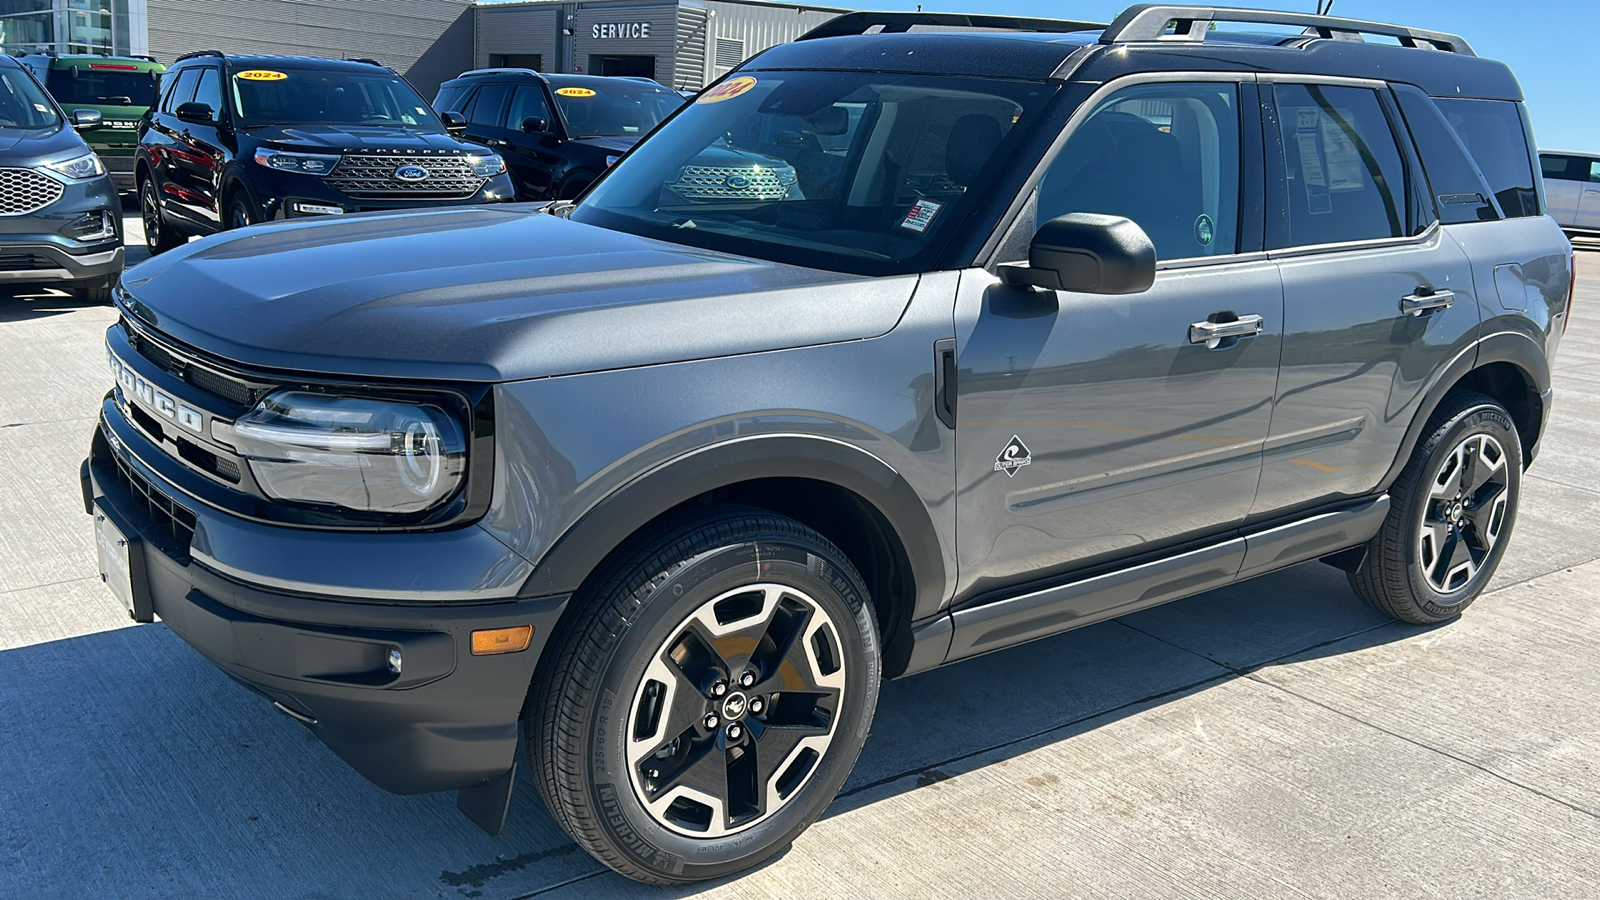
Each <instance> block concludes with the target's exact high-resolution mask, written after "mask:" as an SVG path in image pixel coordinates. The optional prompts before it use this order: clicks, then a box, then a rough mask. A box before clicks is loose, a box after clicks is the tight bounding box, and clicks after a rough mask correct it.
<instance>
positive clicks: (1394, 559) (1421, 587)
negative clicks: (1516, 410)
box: [1350, 393, 1522, 625]
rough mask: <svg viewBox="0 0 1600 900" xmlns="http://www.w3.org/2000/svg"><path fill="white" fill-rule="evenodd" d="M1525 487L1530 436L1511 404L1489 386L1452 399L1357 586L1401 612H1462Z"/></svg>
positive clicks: (1495, 558)
mask: <svg viewBox="0 0 1600 900" xmlns="http://www.w3.org/2000/svg"><path fill="white" fill-rule="evenodd" d="M1521 493H1522V444H1521V441H1520V440H1519V437H1518V435H1517V426H1516V424H1515V423H1514V422H1512V420H1511V414H1510V413H1508V412H1506V409H1505V407H1504V406H1501V405H1500V404H1499V403H1498V402H1496V401H1495V400H1494V399H1492V398H1490V397H1487V396H1484V395H1483V394H1477V393H1462V394H1458V395H1456V396H1455V397H1452V398H1450V399H1448V400H1446V401H1445V405H1444V406H1443V407H1441V408H1440V409H1439V411H1438V412H1436V413H1435V414H1434V416H1433V418H1432V419H1431V420H1429V422H1428V430H1427V433H1426V437H1425V438H1424V439H1423V441H1422V443H1421V444H1419V445H1418V446H1417V448H1416V450H1415V451H1413V452H1412V455H1411V460H1410V462H1408V463H1407V464H1406V467H1405V468H1404V469H1403V470H1401V473H1400V477H1399V478H1397V479H1395V483H1394V486H1393V487H1392V488H1391V489H1390V491H1389V495H1390V497H1391V498H1392V500H1393V505H1392V506H1391V507H1390V509H1389V516H1388V518H1387V519H1385V520H1384V524H1383V528H1382V529H1381V530H1380V531H1379V532H1378V534H1377V536H1376V537H1374V538H1373V539H1372V540H1371V541H1370V542H1368V544H1367V557H1366V560H1365V561H1364V562H1363V563H1362V565H1361V568H1360V569H1359V570H1357V571H1355V572H1352V573H1351V574H1350V586H1351V587H1352V588H1354V589H1355V592H1356V594H1358V595H1359V596H1360V597H1361V599H1362V600H1364V601H1366V602H1367V603H1368V604H1369V605H1371V606H1372V607H1374V608H1375V609H1378V610H1380V611H1382V612H1385V613H1388V614H1389V615H1391V616H1393V617H1395V618H1396V619H1399V620H1401V621H1403V622H1412V623H1415V624H1418V625H1431V624H1434V623H1437V622H1443V621H1446V620H1449V619H1452V618H1455V617H1456V616H1458V615H1460V614H1461V611H1462V610H1463V609H1466V608H1467V606H1468V605H1469V604H1471V603H1472V601H1474V600H1476V599H1477V598H1478V595H1479V594H1480V593H1482V592H1483V588H1484V585H1486V584H1488V582H1489V579H1490V577H1492V576H1493V575H1494V571H1495V569H1496V567H1498V566H1499V564H1500V559H1501V557H1502V556H1503V555H1504V554H1505V549H1506V543H1507V542H1508V541H1509V539H1510V537H1511V529H1512V526H1514V525H1515V524H1516V520H1517V501H1518V499H1519V497H1520V496H1521Z"/></svg>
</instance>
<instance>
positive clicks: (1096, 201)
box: [1038, 84, 1239, 260]
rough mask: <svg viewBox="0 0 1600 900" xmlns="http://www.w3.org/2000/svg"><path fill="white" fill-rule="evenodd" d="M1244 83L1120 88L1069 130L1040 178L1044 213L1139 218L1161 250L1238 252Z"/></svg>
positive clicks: (1159, 254)
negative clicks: (1071, 130)
mask: <svg viewBox="0 0 1600 900" xmlns="http://www.w3.org/2000/svg"><path fill="white" fill-rule="evenodd" d="M1238 107H1239V91H1238V88H1237V86H1235V85H1233V84H1151V85H1141V86H1138V87H1131V88H1128V89H1126V90H1122V91H1118V92H1117V93H1115V94H1113V95H1112V96H1111V97H1110V99H1108V100H1106V101H1105V102H1104V103H1101V104H1100V105H1099V106H1098V107H1096V108H1095V110H1094V111H1093V112H1092V113H1091V114H1090V115H1089V117H1088V118H1087V119H1085V120H1084V121H1083V122H1082V123H1081V124H1079V126H1078V128H1077V130H1076V131H1074V132H1073V133H1072V135H1071V137H1069V138H1067V141H1066V143H1065V144H1064V145H1063V146H1062V148H1061V152H1060V154H1059V155H1057V157H1056V158H1055V160H1054V161H1053V162H1051V163H1050V168H1049V169H1048V170H1047V171H1046V173H1045V176H1044V180H1043V181H1041V182H1040V184H1039V210H1038V220H1039V221H1040V222H1041V223H1042V222H1045V221H1047V220H1049V219H1053V218H1055V217H1057V216H1061V215H1065V214H1067V213H1074V212H1093V213H1104V214H1106V215H1113V216H1123V217H1126V218H1128V219H1132V220H1133V221H1134V222H1135V223H1137V224H1138V225H1139V227H1141V228H1143V229H1144V232H1145V234H1147V235H1149V236H1150V240H1151V242H1153V243H1154V244H1155V247H1156V258H1157V259H1161V260H1167V259H1187V258H1191V257H1205V256H1218V255H1224V254H1229V253H1235V252H1237V251H1238V246H1239V111H1238Z"/></svg>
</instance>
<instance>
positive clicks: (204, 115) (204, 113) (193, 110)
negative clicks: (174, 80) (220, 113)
mask: <svg viewBox="0 0 1600 900" xmlns="http://www.w3.org/2000/svg"><path fill="white" fill-rule="evenodd" d="M178 121H180V122H193V123H194V124H196V125H210V124H211V123H212V122H215V121H216V118H215V117H214V115H213V113H212V111H211V105H210V104H208V103H201V102H199V101H197V100H190V101H189V102H188V103H180V104H178Z"/></svg>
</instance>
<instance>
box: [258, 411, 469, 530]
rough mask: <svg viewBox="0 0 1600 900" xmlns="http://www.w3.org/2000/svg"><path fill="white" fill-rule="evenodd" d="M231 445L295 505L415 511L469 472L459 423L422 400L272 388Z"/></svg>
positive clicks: (439, 498)
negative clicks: (421, 401)
mask: <svg viewBox="0 0 1600 900" xmlns="http://www.w3.org/2000/svg"><path fill="white" fill-rule="evenodd" d="M232 443H233V444H234V448H235V449H236V450H237V451H238V452H239V455H240V456H242V457H244V458H245V459H246V460H247V461H248V462H249V464H250V472H251V474H253V475H254V476H255V478H256V481H257V482H258V483H259V484H260V485H261V488H262V490H263V491H265V492H266V494H267V495H268V496H270V497H273V498H276V499H279V500H289V501H293V502H297V503H318V504H332V505H335V506H341V507H344V508H345V509H351V510H361V511H364V512H385V513H413V512H421V511H422V510H425V509H429V508H431V507H433V506H436V505H438V504H439V503H441V502H443V501H444V500H446V499H448V498H449V497H451V496H452V495H454V494H455V492H456V490H457V489H458V488H459V487H460V486H461V482H462V479H463V478H464V477H465V475H466V463H467V457H466V440H465V437H464V435H463V432H462V428H461V425H460V424H459V423H458V422H457V421H456V419H455V417H454V416H452V415H450V414H449V413H448V412H446V411H445V410H444V409H442V408H441V407H438V406H433V405H431V404H426V403H406V402H400V401H394V400H375V399H370V398H366V397H341V396H333V395H326V394H312V393H308V392H304V391H278V392H277V393H274V394H270V395H268V396H267V397H266V398H265V399H263V400H262V401H261V402H260V403H259V404H257V405H256V408H255V409H253V410H251V411H250V412H249V414H247V415H245V416H244V417H242V418H240V419H239V420H238V421H237V422H235V423H234V425H233V434H232Z"/></svg>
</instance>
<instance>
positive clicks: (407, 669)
mask: <svg viewBox="0 0 1600 900" xmlns="http://www.w3.org/2000/svg"><path fill="white" fill-rule="evenodd" d="M114 409H115V408H114V407H108V414H114ZM112 435H113V432H112V431H111V429H110V426H109V425H108V423H107V422H106V421H105V418H104V417H103V418H102V422H101V425H100V428H99V429H98V430H97V431H96V433H95V438H94V441H93V445H92V447H91V451H90V456H89V459H87V460H85V462H84V464H83V472H82V476H83V492H84V503H85V508H86V509H88V510H90V511H91V512H93V511H95V510H96V509H98V510H101V511H102V512H103V513H104V514H106V515H108V516H110V517H111V518H112V519H113V520H114V521H115V522H117V523H118V525H119V527H120V528H122V529H123V532H124V534H125V535H126V536H128V537H129V538H131V539H132V540H131V541H130V554H138V556H139V558H140V564H135V565H133V566H131V568H132V569H133V570H134V571H135V572H138V573H140V576H139V577H141V579H142V581H143V582H144V584H143V585H140V586H139V587H136V588H135V591H134V592H135V594H138V593H139V592H140V591H141V589H142V590H144V591H145V594H144V595H145V596H147V597H148V601H149V604H150V606H151V607H152V608H153V611H154V613H155V614H156V615H158V616H159V617H160V618H161V620H162V621H163V622H165V623H166V624H167V625H168V627H170V628H171V629H172V631H173V632H174V633H175V634H177V635H178V636H179V637H181V638H182V639H183V640H184V641H185V642H187V643H188V644H189V645H190V646H192V647H194V648H195V649H196V650H198V651H200V653H201V654H202V655H204V656H205V657H206V658H207V659H209V660H211V661H212V662H213V663H215V664H216V665H217V666H218V667H219V668H221V669H222V670H223V671H225V672H227V673H228V674H229V675H231V676H233V677H234V678H235V679H236V680H238V681H240V682H241V683H243V684H244V685H246V686H247V687H250V688H252V689H253V690H255V691H257V692H259V693H261V694H263V695H265V696H266V697H268V698H270V699H271V700H273V701H274V702H275V704H276V705H278V706H279V707H280V708H282V709H283V710H284V711H286V712H288V713H290V714H291V715H293V716H294V717H295V718H297V719H299V720H300V721H302V722H303V723H304V724H306V726H307V727H308V728H310V730H311V731H312V733H314V734H315V735H316V736H317V737H318V738H319V739H320V740H322V742H323V743H324V744H326V745H328V747H329V748H331V749H332V750H333V751H334V752H335V753H337V754H338V755H339V756H340V757H341V758H343V759H344V760H345V761H346V762H347V763H349V764H350V766H351V767H353V768H354V769H355V770H356V771H358V772H360V773H361V774H362V775H364V776H366V777H367V778H368V779H369V780H371V781H372V782H373V783H375V784H377V785H378V786H379V787H382V788H384V789H386V790H389V791H393V792H395V793H400V794H415V793H423V792H427V791H440V790H450V789H458V788H466V787H472V786H476V785H481V784H483V783H484V782H487V781H490V780H492V779H495V778H497V777H499V776H502V775H503V774H504V773H506V772H507V771H509V770H510V769H511V767H512V765H513V763H514V761H515V755H516V744H517V727H518V721H519V719H520V716H521V711H522V706H523V703H524V701H525V698H526V695H527V691H528V686H529V684H530V682H531V680H532V676H533V670H534V666H535V664H536V662H537V661H538V659H539V654H540V652H541V651H542V649H543V646H544V643H545V641H546V640H547V639H548V637H549V635H550V632H551V630H552V629H553V628H554V626H555V623H556V620H557V619H558V618H559V617H560V615H561V611H562V609H563V608H564V606H565V604H566V600H567V598H566V597H565V596H556V597H543V598H535V599H507V600H501V601H495V602H476V601H473V600H461V601H456V602H384V601H378V600H371V599H364V598H361V597H359V596H348V595H345V596H340V597H338V599H334V598H332V597H326V596H313V595H308V594H305V593H298V592H290V591H284V590H275V589H270V588H267V587H264V586H261V585H259V584H251V583H247V582H245V581H241V580H238V579H236V578H231V577H228V576H225V575H223V574H221V573H220V572H218V571H216V570H214V569H212V568H209V567H208V566H206V565H205V564H204V563H203V562H201V561H199V560H198V559H196V558H195V557H194V556H193V555H192V554H191V553H190V552H189V550H190V544H191V543H194V542H196V535H197V534H199V535H202V536H203V534H204V527H205V526H204V521H203V517H204V516H213V517H214V516H216V515H217V513H216V512H215V511H213V510H206V511H202V512H201V514H200V516H201V517H199V518H197V516H196V510H195V509H194V507H195V506H196V505H197V504H195V503H194V501H192V500H190V499H188V498H187V497H186V496H185V495H183V494H181V493H179V492H178V491H176V490H175V489H174V488H173V487H172V485H170V484H168V483H166V482H164V481H162V480H161V479H160V478H159V476H157V475H155V473H154V472H153V471H152V470H150V469H149V468H148V467H147V466H145V465H143V464H142V462H141V461H140V460H139V458H138V457H137V456H136V455H134V454H132V453H130V452H129V449H128V448H127V447H126V446H124V445H123V444H122V442H121V439H119V438H116V437H114V436H112ZM245 524H246V525H248V527H251V528H254V529H258V530H259V532H260V534H259V538H260V540H261V541H263V542H265V543H267V544H270V543H271V542H272V540H273V533H274V532H285V531H293V529H284V528H279V527H274V526H268V525H259V524H255V523H245ZM197 529H198V530H197ZM393 562H394V560H393V559H392V558H386V556H385V555H384V554H367V555H366V556H361V555H357V556H354V557H349V558H347V559H346V560H345V563H346V565H347V566H349V567H353V568H360V567H363V566H383V565H392V564H393ZM141 570H142V571H141ZM330 593H331V591H330ZM518 625H532V626H533V628H534V630H533V639H532V642H531V644H530V645H529V647H528V649H527V650H525V651H522V652H520V653H508V654H503V655H497V656H473V655H472V654H471V634H472V632H473V631H475V630H479V629H486V628H504V627H511V626H518ZM391 650H399V651H400V653H401V658H402V665H401V671H400V672H399V673H395V672H393V671H391V669H390V667H389V664H388V660H389V658H390V651H391Z"/></svg>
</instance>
